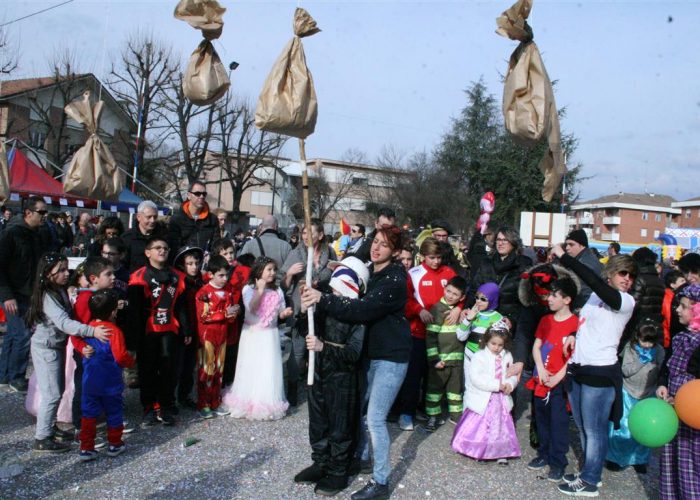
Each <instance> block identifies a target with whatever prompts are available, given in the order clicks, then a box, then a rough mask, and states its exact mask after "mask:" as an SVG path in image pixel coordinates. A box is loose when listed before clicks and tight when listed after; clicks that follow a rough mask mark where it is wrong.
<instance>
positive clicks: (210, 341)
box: [195, 255, 239, 418]
mask: <svg viewBox="0 0 700 500" xmlns="http://www.w3.org/2000/svg"><path fill="white" fill-rule="evenodd" d="M208 268H209V274H210V279H209V283H207V284H206V285H204V286H203V287H202V288H201V289H200V290H199V292H197V295H196V297H195V302H196V304H197V332H198V336H199V349H198V351H197V410H198V411H199V414H200V416H201V417H202V418H212V417H215V416H225V415H228V414H229V413H230V412H229V410H228V408H226V407H225V406H223V405H221V383H222V376H223V372H224V362H225V360H226V337H227V336H228V333H229V330H230V328H231V324H232V323H233V322H234V321H235V320H236V316H237V315H238V311H239V306H238V305H236V304H234V302H233V292H232V290H231V285H230V284H229V283H228V273H229V271H230V269H231V266H230V265H229V263H228V262H227V261H226V259H225V258H224V257H222V256H220V255H216V256H214V257H212V258H211V259H209V265H208Z"/></svg>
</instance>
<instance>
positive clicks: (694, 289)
mask: <svg viewBox="0 0 700 500" xmlns="http://www.w3.org/2000/svg"><path fill="white" fill-rule="evenodd" d="M678 296H679V297H686V298H687V299H689V300H692V301H693V302H700V285H686V286H684V287H683V288H682V289H681V290H680V291H679V292H678Z"/></svg>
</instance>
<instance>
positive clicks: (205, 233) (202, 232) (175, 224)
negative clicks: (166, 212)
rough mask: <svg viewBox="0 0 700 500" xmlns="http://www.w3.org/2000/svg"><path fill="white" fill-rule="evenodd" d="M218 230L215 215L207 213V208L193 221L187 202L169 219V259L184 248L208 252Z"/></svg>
mask: <svg viewBox="0 0 700 500" xmlns="http://www.w3.org/2000/svg"><path fill="white" fill-rule="evenodd" d="M218 229H219V221H218V219H217V218H216V215H214V214H213V213H211V212H210V211H209V206H208V205H207V206H206V210H205V211H203V212H202V213H201V214H200V217H199V218H198V219H196V220H195V219H194V218H193V217H192V216H191V215H190V212H189V202H188V201H186V202H185V203H183V204H182V206H181V207H180V209H179V210H178V211H177V212H175V213H174V214H173V216H172V217H171V218H170V224H169V226H168V233H169V234H168V242H169V244H170V248H171V251H170V258H171V259H174V258H175V255H176V254H177V249H179V248H182V247H184V246H190V247H198V248H201V249H202V250H205V251H206V250H209V245H210V244H211V243H212V241H213V240H214V239H215V235H216V233H217V231H218Z"/></svg>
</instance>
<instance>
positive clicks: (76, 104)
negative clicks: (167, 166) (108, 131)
mask: <svg viewBox="0 0 700 500" xmlns="http://www.w3.org/2000/svg"><path fill="white" fill-rule="evenodd" d="M103 105H104V102H102V101H98V102H97V103H96V104H95V106H94V107H93V106H92V105H91V103H90V91H89V90H87V91H85V92H84V93H83V95H82V97H79V98H77V99H75V100H73V101H72V102H70V103H69V104H68V105H67V106H66V107H65V108H64V111H65V112H66V114H67V115H68V116H69V117H71V118H73V119H74V120H75V121H76V122H78V123H81V124H83V125H84V126H85V130H87V131H88V133H89V134H90V137H89V138H88V140H87V141H86V142H85V145H84V146H83V147H82V148H80V149H79V150H78V151H76V152H75V154H74V155H73V159H72V160H71V162H70V165H69V166H68V171H67V172H66V176H65V178H64V181H63V190H64V191H65V192H66V193H71V194H74V195H77V196H83V197H85V198H92V199H95V200H117V199H118V198H119V193H121V191H122V189H123V188H124V176H123V174H122V173H121V171H120V170H119V169H118V168H117V164H116V162H115V161H114V157H113V156H112V153H111V152H110V151H109V148H107V146H106V145H105V144H104V143H103V142H102V139H100V137H99V136H98V135H97V131H98V129H99V123H100V113H101V112H102V106H103Z"/></svg>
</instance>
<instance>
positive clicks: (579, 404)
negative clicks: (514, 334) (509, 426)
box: [538, 380, 615, 485]
mask: <svg viewBox="0 0 700 500" xmlns="http://www.w3.org/2000/svg"><path fill="white" fill-rule="evenodd" d="M614 401H615V388H614V387H612V386H611V387H593V386H590V385H585V384H579V383H578V382H576V381H575V380H572V381H571V389H570V391H569V403H570V404H571V413H572V414H573V416H574V421H575V422H576V427H578V432H579V437H580V438H581V448H582V449H583V455H584V463H583V469H582V470H581V474H580V476H579V477H580V478H581V479H583V480H584V481H586V482H587V483H588V484H593V485H596V484H598V482H599V481H600V475H601V473H602V471H603V463H604V462H605V456H606V455H607V453H608V420H609V419H610V410H611V409H612V405H613V402H614ZM538 424H539V422H538Z"/></svg>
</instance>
